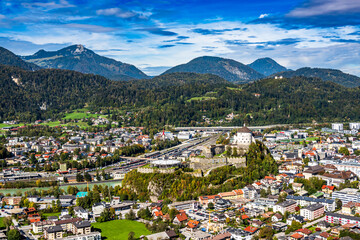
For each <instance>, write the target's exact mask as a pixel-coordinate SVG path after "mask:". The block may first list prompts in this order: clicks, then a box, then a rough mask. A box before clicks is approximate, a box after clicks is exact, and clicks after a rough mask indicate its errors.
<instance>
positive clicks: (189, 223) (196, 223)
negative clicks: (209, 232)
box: [187, 220, 199, 228]
mask: <svg viewBox="0 0 360 240" xmlns="http://www.w3.org/2000/svg"><path fill="white" fill-rule="evenodd" d="M187 225H188V227H189V228H196V227H197V225H199V221H195V220H190V221H189V222H188V223H187Z"/></svg>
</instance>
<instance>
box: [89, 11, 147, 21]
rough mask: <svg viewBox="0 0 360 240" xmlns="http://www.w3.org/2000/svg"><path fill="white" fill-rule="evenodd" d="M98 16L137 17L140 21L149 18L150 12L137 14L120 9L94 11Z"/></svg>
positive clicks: (136, 12)
mask: <svg viewBox="0 0 360 240" xmlns="http://www.w3.org/2000/svg"><path fill="white" fill-rule="evenodd" d="M96 13H97V14H98V15H104V16H116V17H119V18H124V19H126V18H132V17H138V18H141V19H147V18H148V17H149V16H151V12H139V11H129V10H125V9H122V8H107V9H99V10H97V11H96Z"/></svg>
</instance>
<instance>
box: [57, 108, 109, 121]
mask: <svg viewBox="0 0 360 240" xmlns="http://www.w3.org/2000/svg"><path fill="white" fill-rule="evenodd" d="M87 112H88V110H87V109H86V108H82V109H77V110H75V111H73V112H72V113H67V114H66V116H65V117H64V118H63V119H72V120H73V119H83V118H91V117H94V118H97V117H99V116H100V117H104V118H106V116H105V115H101V114H92V113H87Z"/></svg>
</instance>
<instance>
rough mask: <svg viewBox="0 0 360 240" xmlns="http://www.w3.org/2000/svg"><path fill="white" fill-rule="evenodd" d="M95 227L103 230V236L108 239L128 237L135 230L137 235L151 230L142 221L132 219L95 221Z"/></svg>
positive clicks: (148, 232) (116, 239)
mask: <svg viewBox="0 0 360 240" xmlns="http://www.w3.org/2000/svg"><path fill="white" fill-rule="evenodd" d="M92 226H93V227H94V228H97V229H100V230H101V236H102V237H105V239H106V240H118V239H128V234H129V232H134V233H135V237H137V238H139V237H140V236H141V235H149V234H151V232H150V231H149V230H147V229H146V227H145V225H144V224H143V223H140V222H136V221H130V220H114V221H109V222H103V223H93V224H92Z"/></svg>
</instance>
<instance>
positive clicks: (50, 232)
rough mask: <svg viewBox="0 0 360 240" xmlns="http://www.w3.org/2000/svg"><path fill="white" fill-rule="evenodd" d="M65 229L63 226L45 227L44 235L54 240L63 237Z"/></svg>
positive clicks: (49, 239)
mask: <svg viewBox="0 0 360 240" xmlns="http://www.w3.org/2000/svg"><path fill="white" fill-rule="evenodd" d="M63 233H64V230H63V229H62V227H61V226H51V227H48V228H46V229H45V231H44V237H45V239H48V240H54V239H58V238H62V237H63Z"/></svg>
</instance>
